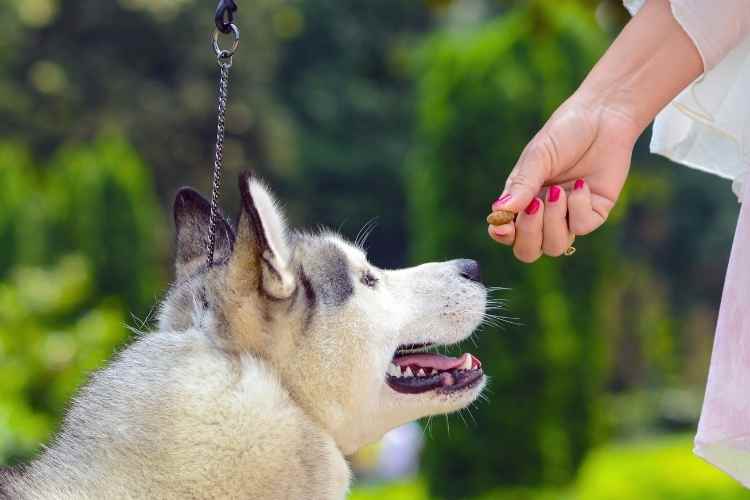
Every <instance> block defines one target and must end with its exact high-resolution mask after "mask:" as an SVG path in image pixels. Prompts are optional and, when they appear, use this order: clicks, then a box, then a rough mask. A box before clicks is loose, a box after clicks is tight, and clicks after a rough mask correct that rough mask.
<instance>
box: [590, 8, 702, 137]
mask: <svg viewBox="0 0 750 500" xmlns="http://www.w3.org/2000/svg"><path fill="white" fill-rule="evenodd" d="M702 72H703V62H702V59H701V56H700V53H699V52H698V49H697V48H696V47H695V44H694V43H693V41H692V40H691V39H690V37H689V36H688V35H687V33H685V31H684V30H683V29H682V27H681V26H680V25H679V23H678V22H677V21H676V20H675V18H674V16H673V15H672V11H671V8H670V4H669V2H668V1H667V0H648V1H647V2H646V4H645V5H644V7H643V8H642V9H641V11H640V12H639V13H638V14H637V15H636V16H635V17H634V18H633V19H632V20H631V21H630V23H628V25H627V26H626V27H625V28H624V29H623V30H622V32H621V33H620V35H619V36H618V37H617V39H616V40H615V41H614V42H613V43H612V45H611V46H610V48H609V50H607V52H606V53H605V54H604V56H603V57H602V58H601V59H600V60H599V62H598V63H597V64H596V65H595V66H594V68H593V69H592V70H591V72H590V73H589V75H588V76H587V77H586V79H585V80H584V82H583V83H582V84H581V86H580V87H579V89H578V91H577V92H576V94H578V96H577V98H578V99H580V100H581V101H582V102H586V103H588V104H589V105H591V106H596V107H597V108H599V109H604V110H608V111H611V112H614V113H616V114H618V115H621V116H622V117H623V118H625V119H626V120H628V121H629V122H632V125H633V127H634V129H636V130H637V135H640V133H641V132H642V131H643V130H644V129H645V128H646V127H647V126H648V125H649V124H650V123H651V121H652V120H653V119H654V117H656V115H657V114H658V113H659V112H660V111H661V110H662V109H663V108H664V107H665V106H666V105H667V104H669V102H670V101H672V99H674V98H675V97H676V96H677V94H679V93H680V92H681V91H682V90H683V89H684V88H685V87H687V86H688V85H689V84H690V83H692V82H693V81H694V80H695V79H696V78H697V77H698V76H700V74H701V73H702Z"/></svg>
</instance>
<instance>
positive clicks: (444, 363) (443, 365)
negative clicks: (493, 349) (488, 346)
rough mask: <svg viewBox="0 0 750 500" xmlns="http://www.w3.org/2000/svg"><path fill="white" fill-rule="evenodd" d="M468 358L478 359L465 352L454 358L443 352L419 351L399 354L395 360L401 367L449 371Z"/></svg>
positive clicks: (462, 364)
mask: <svg viewBox="0 0 750 500" xmlns="http://www.w3.org/2000/svg"><path fill="white" fill-rule="evenodd" d="M467 358H468V359H470V360H472V361H473V360H474V359H476V358H474V357H473V356H472V355H471V354H469V353H466V354H464V355H463V356H461V357H460V358H452V357H450V356H443V355H442V354H431V353H419V354H408V355H406V356H399V357H397V358H395V359H394V360H393V362H394V363H395V364H396V365H398V366H401V367H403V366H410V365H416V366H419V367H420V368H436V369H438V370H440V371H447V370H453V369H456V368H459V367H461V366H464V365H465V364H466V360H467ZM477 361H479V360H477ZM480 366H481V365H480Z"/></svg>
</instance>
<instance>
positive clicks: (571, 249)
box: [563, 245, 576, 257]
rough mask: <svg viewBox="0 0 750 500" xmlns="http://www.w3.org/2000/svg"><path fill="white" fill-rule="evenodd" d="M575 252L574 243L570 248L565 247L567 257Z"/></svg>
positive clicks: (564, 253)
mask: <svg viewBox="0 0 750 500" xmlns="http://www.w3.org/2000/svg"><path fill="white" fill-rule="evenodd" d="M574 253H576V247H574V246H573V245H570V246H569V247H568V248H566V249H565V251H564V252H563V255H564V256H566V257H570V256H571V255H573V254H574Z"/></svg>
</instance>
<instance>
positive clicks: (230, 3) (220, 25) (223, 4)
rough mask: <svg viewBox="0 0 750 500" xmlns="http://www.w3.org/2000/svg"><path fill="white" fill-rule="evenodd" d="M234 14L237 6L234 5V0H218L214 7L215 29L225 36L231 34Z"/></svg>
mask: <svg viewBox="0 0 750 500" xmlns="http://www.w3.org/2000/svg"><path fill="white" fill-rule="evenodd" d="M235 12H237V4H236V3H234V0H219V5H217V6H216V14H215V15H214V21H215V23H216V29H217V30H219V31H221V32H222V33H224V34H225V35H228V34H229V33H231V32H232V23H233V22H234V13H235Z"/></svg>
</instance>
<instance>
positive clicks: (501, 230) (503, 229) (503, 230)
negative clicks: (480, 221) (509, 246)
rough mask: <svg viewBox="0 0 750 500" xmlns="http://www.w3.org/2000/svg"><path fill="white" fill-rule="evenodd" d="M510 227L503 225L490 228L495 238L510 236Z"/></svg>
mask: <svg viewBox="0 0 750 500" xmlns="http://www.w3.org/2000/svg"><path fill="white" fill-rule="evenodd" d="M510 232H511V227H510V225H509V224H503V225H502V226H494V227H493V228H492V233H493V234H494V235H495V236H505V235H507V234H510Z"/></svg>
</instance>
